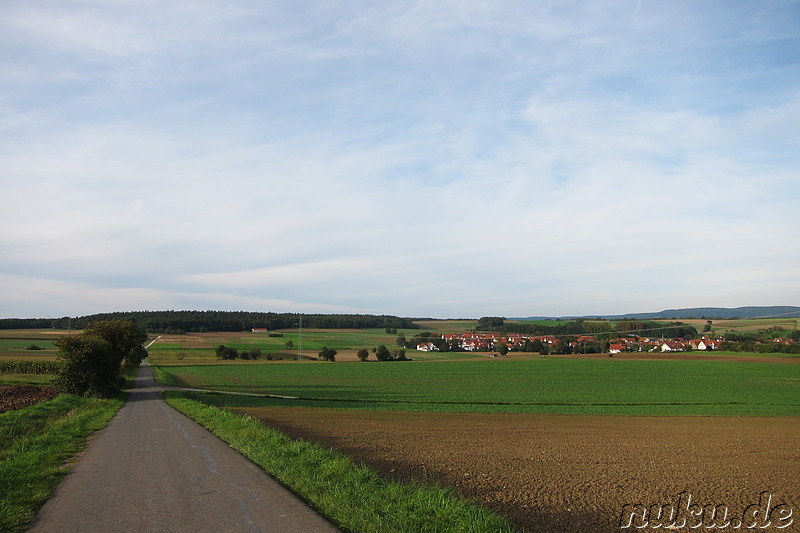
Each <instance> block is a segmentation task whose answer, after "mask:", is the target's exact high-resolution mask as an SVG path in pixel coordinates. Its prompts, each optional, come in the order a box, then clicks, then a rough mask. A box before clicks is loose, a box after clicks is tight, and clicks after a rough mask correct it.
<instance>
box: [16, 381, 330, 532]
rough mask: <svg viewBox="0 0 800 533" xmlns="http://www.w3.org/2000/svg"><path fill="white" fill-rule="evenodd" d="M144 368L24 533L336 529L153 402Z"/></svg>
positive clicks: (153, 391)
mask: <svg viewBox="0 0 800 533" xmlns="http://www.w3.org/2000/svg"><path fill="white" fill-rule="evenodd" d="M161 390H163V387H161V386H160V385H158V384H156V383H155V381H154V380H153V375H152V371H151V369H150V367H149V366H142V367H141V368H140V369H139V374H138V377H137V379H136V385H135V387H134V389H133V390H131V392H130V397H129V399H128V401H127V402H126V403H125V405H124V406H123V407H122V409H120V411H119V413H117V415H116V416H115V417H114V418H113V419H112V420H111V422H110V423H109V424H108V426H107V427H106V428H105V429H103V430H102V431H101V432H99V434H98V435H97V438H96V439H95V441H94V442H93V443H92V444H91V445H90V446H89V447H88V448H87V449H86V451H85V452H84V453H83V454H82V456H81V457H80V459H79V460H78V462H77V464H76V465H75V468H74V469H73V470H72V472H70V474H69V475H68V476H67V477H66V478H65V479H64V481H63V482H62V483H61V484H60V485H59V486H58V488H57V490H56V492H55V493H54V494H53V497H52V498H50V500H48V502H47V503H46V504H45V506H44V507H43V508H42V510H41V511H40V512H39V514H38V516H37V517H36V521H35V522H34V524H33V526H32V528H31V529H30V530H29V531H31V532H37V533H50V532H52V533H56V532H58V533H73V532H74V533H110V532H115V531H125V532H131V533H135V532H172V533H180V532H191V533H202V532H209V533H211V532H213V533H219V532H238V531H242V532H281V533H290V532H298V533H300V532H303V533H312V532H323V531H326V532H327V531H336V529H335V528H333V527H332V526H331V525H330V524H329V523H328V522H326V521H325V520H324V519H323V518H321V517H320V516H319V515H317V514H316V513H315V512H314V511H313V510H311V509H310V508H309V507H308V506H306V505H305V504H304V503H303V502H302V501H300V500H299V499H298V498H297V497H295V496H294V495H293V494H291V493H290V492H289V491H287V490H286V489H285V488H283V487H282V486H281V485H279V484H278V483H277V482H276V481H274V480H273V479H272V478H271V477H269V476H268V475H267V474H265V473H264V472H263V471H262V470H261V469H260V468H258V467H257V466H255V465H254V464H253V463H251V462H250V461H248V460H247V459H245V458H244V457H243V456H241V455H239V453H237V452H236V451H234V450H233V449H232V448H230V447H229V446H228V445H227V444H225V443H224V442H222V441H221V440H219V439H218V438H217V437H215V436H214V435H212V434H211V433H209V432H208V431H206V430H205V429H203V428H202V427H200V426H199V425H198V424H196V423H195V422H194V421H192V420H191V419H189V418H187V417H186V416H184V415H182V414H181V413H179V412H177V411H175V410H174V409H173V408H172V407H170V406H168V405H167V404H166V403H165V402H164V401H163V400H161V399H160V398H159V395H158V393H159V391H161Z"/></svg>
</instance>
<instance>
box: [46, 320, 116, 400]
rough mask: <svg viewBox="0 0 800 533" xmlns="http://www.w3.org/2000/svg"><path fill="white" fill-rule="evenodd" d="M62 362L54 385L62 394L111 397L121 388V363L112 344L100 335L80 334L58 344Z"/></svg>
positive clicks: (63, 338) (58, 341)
mask: <svg viewBox="0 0 800 533" xmlns="http://www.w3.org/2000/svg"><path fill="white" fill-rule="evenodd" d="M55 345H56V346H57V347H58V359H59V361H60V363H61V365H60V367H59V371H58V374H57V375H56V377H55V378H54V379H53V383H55V385H56V386H57V387H58V389H59V390H60V391H61V392H65V393H67V394H77V395H79V396H94V397H101V398H109V397H111V396H113V395H114V394H116V393H117V392H119V390H120V387H121V386H122V378H121V376H120V368H121V366H122V360H121V358H120V357H118V356H116V355H115V354H114V350H113V348H112V346H111V343H110V342H108V341H107V340H105V339H103V338H101V337H99V336H97V335H89V334H86V333H80V334H78V335H70V336H67V337H61V338H60V339H58V340H56V341H55Z"/></svg>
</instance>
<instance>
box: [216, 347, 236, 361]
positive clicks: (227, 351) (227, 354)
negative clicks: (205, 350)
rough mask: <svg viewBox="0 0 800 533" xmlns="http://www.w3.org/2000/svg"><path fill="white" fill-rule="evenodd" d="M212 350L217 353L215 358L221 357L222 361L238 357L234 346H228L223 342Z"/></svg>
mask: <svg viewBox="0 0 800 533" xmlns="http://www.w3.org/2000/svg"><path fill="white" fill-rule="evenodd" d="M214 352H216V354H217V359H222V360H224V361H230V360H232V359H236V358H237V357H239V352H238V351H237V350H236V348H230V347H228V346H225V345H224V344H220V345H219V346H217V347H216V348H215V349H214Z"/></svg>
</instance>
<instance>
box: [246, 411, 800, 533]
mask: <svg viewBox="0 0 800 533" xmlns="http://www.w3.org/2000/svg"><path fill="white" fill-rule="evenodd" d="M242 411H245V412H247V413H248V414H250V415H252V416H254V417H256V418H259V419H261V420H262V421H263V422H264V423H265V424H267V425H269V426H272V427H275V428H277V429H279V430H281V431H283V432H285V433H286V434H288V435H290V436H292V437H294V438H303V439H308V440H312V441H315V442H318V443H321V444H323V445H325V446H328V447H332V448H336V449H338V450H340V451H342V452H343V453H345V454H346V455H348V456H350V457H352V458H354V459H356V460H357V461H360V462H363V463H365V464H367V465H369V466H371V467H373V468H375V469H377V470H378V471H380V472H381V473H383V474H384V475H386V476H389V477H392V478H395V479H399V480H408V479H425V480H427V481H428V482H431V483H439V484H443V485H448V486H452V487H455V488H456V489H457V490H458V491H459V492H460V493H462V494H463V495H464V496H466V497H467V498H470V499H472V500H474V501H476V502H479V503H481V504H483V505H485V506H486V507H489V508H491V509H493V510H495V511H497V512H498V513H499V514H502V515H504V516H506V517H507V518H509V519H510V520H511V521H512V522H513V523H514V524H515V525H516V526H517V527H519V528H520V529H523V530H525V531H544V532H576V533H577V532H582V533H584V532H589V533H591V532H606V531H608V532H610V531H624V530H621V529H620V527H619V524H620V518H621V515H622V510H623V506H624V505H626V504H638V503H641V504H644V505H651V504H653V503H659V504H663V505H667V504H669V503H676V502H677V499H678V497H679V494H680V493H682V492H684V491H688V492H689V493H690V494H691V496H692V503H699V504H700V505H707V504H714V505H718V504H726V505H727V506H728V508H729V509H730V512H731V513H732V516H733V517H738V518H741V516H742V513H743V511H744V510H745V509H746V508H747V507H748V506H749V505H751V504H758V503H759V494H760V493H761V492H763V491H769V492H770V493H771V494H772V495H773V501H772V505H773V507H774V506H775V505H777V504H779V503H784V504H787V505H788V506H790V507H791V509H792V510H793V511H794V519H793V520H794V523H792V524H791V525H790V526H789V527H787V528H785V529H774V530H775V531H800V528H798V526H800V515H799V514H798V513H800V418H713V417H616V416H613V417H612V416H606V417H604V416H562V415H520V414H491V415H487V414H451V413H403V412H371V411H337V410H329V409H309V408H285V407H284V408H258V409H243V410H242ZM773 518H776V517H773ZM762 523H763V522H762ZM783 523H784V524H785V522H783ZM776 524H777V522H776ZM776 524H773V525H776ZM651 525H652V522H651ZM633 529H634V528H631V529H629V531H630V530H633ZM700 529H703V530H704V531H708V529H705V528H700ZM730 529H731V527H728V528H727V530H730ZM742 529H744V528H742ZM684 530H689V529H688V528H685V529H684ZM693 530H694V531H697V530H698V529H693ZM760 530H762V531H763V530H764V529H760ZM766 530H767V531H770V530H773V529H766Z"/></svg>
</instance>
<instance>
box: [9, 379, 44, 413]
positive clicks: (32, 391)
mask: <svg viewBox="0 0 800 533" xmlns="http://www.w3.org/2000/svg"><path fill="white" fill-rule="evenodd" d="M56 396H58V389H57V388H56V387H37V386H35V385H0V413H4V412H6V411H13V410H15V409H22V408H23V407H28V406H29V405H33V404H35V403H39V402H44V401H46V400H52V399H53V398H55V397H56Z"/></svg>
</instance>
